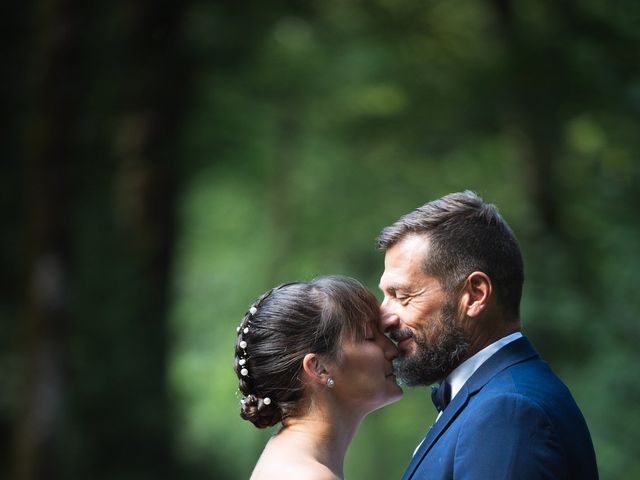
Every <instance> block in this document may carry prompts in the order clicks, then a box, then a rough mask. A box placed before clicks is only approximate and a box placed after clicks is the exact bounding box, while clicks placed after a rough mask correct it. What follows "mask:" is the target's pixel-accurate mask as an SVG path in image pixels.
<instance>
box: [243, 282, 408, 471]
mask: <svg viewBox="0 0 640 480" xmlns="http://www.w3.org/2000/svg"><path fill="white" fill-rule="evenodd" d="M378 315H379V311H378V303H377V301H376V298H375V297H374V295H373V294H372V293H371V292H369V291H368V290H367V289H366V288H364V287H363V286H362V285H361V284H360V283H359V282H357V281H355V280H352V279H349V278H342V277H320V278H317V279H315V280H313V281H311V282H308V283H307V282H296V283H288V284H284V285H281V286H279V287H276V288H273V289H271V290H269V291H267V292H266V293H264V294H263V295H262V296H261V297H260V298H259V299H258V300H256V302H255V303H254V304H253V305H252V306H251V308H250V309H249V311H248V312H247V313H246V315H245V316H244V318H243V320H242V323H241V324H240V326H239V327H238V338H237V341H236V348H235V371H236V373H237V375H238V379H239V383H240V392H241V393H242V394H243V395H244V398H243V399H242V400H241V402H240V415H241V417H242V418H244V419H245V420H248V421H250V422H252V423H253V424H254V425H255V426H256V427H258V428H266V427H270V426H272V425H276V424H277V423H281V424H282V428H280V430H279V431H278V433H276V434H275V435H274V436H273V437H272V438H271V439H270V440H269V442H268V443H267V445H266V446H265V448H264V451H263V452H262V455H261V456H260V458H259V460H258V462H257V464H256V466H255V468H254V470H253V473H252V475H251V479H252V480H263V479H279V480H280V479H293V478H295V479H300V478H304V479H313V480H315V479H317V480H325V479H326V480H335V479H342V478H343V477H344V474H343V464H344V457H345V453H346V450H347V448H348V446H349V444H350V443H351V440H352V439H353V436H354V435H355V433H356V430H357V428H358V426H359V425H360V422H361V421H362V419H363V418H364V417H365V416H366V415H367V414H368V413H370V412H372V411H373V410H375V409H377V408H380V407H382V406H383V405H386V404H388V403H391V402H394V401H396V400H398V399H399V398H400V397H401V396H402V390H401V389H400V387H399V386H398V385H397V383H396V380H395V376H394V375H393V367H392V363H391V362H392V360H393V359H394V358H395V357H396V355H397V350H396V347H395V345H394V344H393V343H392V342H391V341H390V340H389V339H387V338H386V337H385V336H384V335H383V334H382V333H380V331H379V330H378V327H377V321H378Z"/></svg>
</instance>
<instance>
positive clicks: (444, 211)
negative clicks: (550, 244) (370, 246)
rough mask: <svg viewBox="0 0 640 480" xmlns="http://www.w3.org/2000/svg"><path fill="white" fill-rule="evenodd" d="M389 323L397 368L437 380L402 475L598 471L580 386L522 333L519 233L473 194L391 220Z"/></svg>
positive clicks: (584, 474)
mask: <svg viewBox="0 0 640 480" xmlns="http://www.w3.org/2000/svg"><path fill="white" fill-rule="evenodd" d="M378 246H379V248H380V249H382V250H384V251H385V261H384V274H383V275H382V278H381V279H380V289H381V290H382V292H383V293H384V301H383V303H382V307H381V311H382V315H381V320H380V328H381V330H382V331H384V332H386V333H387V334H388V335H389V336H390V338H391V339H393V340H394V341H395V342H396V343H397V345H398V348H399V350H400V356H399V357H398V359H397V369H398V376H399V377H400V378H401V379H402V380H403V381H404V382H405V383H406V384H407V385H410V386H412V385H430V384H432V383H439V384H440V386H439V388H438V389H435V388H434V389H433V394H432V397H433V400H434V403H435V404H436V408H437V409H438V411H439V412H440V413H439V415H438V418H437V420H436V422H435V424H434V425H433V426H432V427H431V429H430V430H429V432H428V433H427V435H426V437H425V438H424V439H423V441H422V442H421V443H420V445H419V446H418V448H417V449H416V451H415V453H414V455H413V458H412V460H411V463H410V464H409V466H408V467H407V470H406V471H405V473H404V476H403V480H404V479H429V480H435V479H454V478H464V479H483V480H486V479H519V480H522V479H525V480H526V479H541V478H545V479H546V478H548V479H581V480H585V479H586V480H588V479H596V478H598V471H597V466H596V460H595V454H594V450H593V444H592V443H591V437H590V435H589V430H588V428H587V425H586V423H585V420H584V418H583V416H582V414H581V413H580V410H579V409H578V406H577V405H576V403H575V401H574V399H573V397H572V396H571V393H570V392H569V390H568V389H567V387H566V386H565V385H564V384H563V383H562V381H561V380H560V379H559V378H558V377H557V376H556V375H555V374H554V373H553V372H552V371H551V369H550V368H549V365H548V364H547V363H546V362H544V361H543V360H542V359H541V358H540V356H539V355H538V353H537V352H536V351H535V350H534V348H533V346H532V345H531V343H530V342H529V340H528V339H527V338H526V337H525V336H523V335H522V333H521V331H520V329H521V326H520V311H519V310H520V297H521V294H522V284H523V281H524V272H523V265H522V257H521V255H520V249H519V247H518V243H517V240H516V238H515V236H514V234H513V232H512V231H511V229H510V228H509V226H508V225H507V223H506V222H505V221H504V219H503V218H502V217H501V216H500V214H499V213H498V211H497V209H496V208H495V206H493V205H491V204H487V203H485V202H484V201H483V200H482V199H481V198H480V197H478V196H477V195H476V194H474V193H473V192H469V191H465V192H460V193H452V194H449V195H446V196H444V197H442V198H440V199H438V200H434V201H432V202H429V203H427V204H425V205H423V206H422V207H420V208H418V209H416V210H414V211H413V212H411V213H409V214H407V215H405V216H403V217H401V218H400V219H399V220H398V221H397V222H395V223H394V224H393V225H391V226H389V227H386V228H385V229H384V230H383V231H382V233H381V234H380V236H379V237H378Z"/></svg>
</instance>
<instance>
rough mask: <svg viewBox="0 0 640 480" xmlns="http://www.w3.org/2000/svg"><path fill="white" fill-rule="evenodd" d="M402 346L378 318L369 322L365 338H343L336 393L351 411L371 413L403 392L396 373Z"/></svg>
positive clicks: (336, 378) (337, 366) (334, 377)
mask: <svg viewBox="0 0 640 480" xmlns="http://www.w3.org/2000/svg"><path fill="white" fill-rule="evenodd" d="M397 355H398V349H397V348H396V346H395V345H394V344H393V342H392V341H391V340H389V339H388V338H387V337H386V336H385V335H383V334H382V333H381V332H380V330H378V326H377V321H376V320H373V321H371V322H368V323H367V324H366V325H365V336H364V340H354V339H349V340H343V342H342V351H341V353H340V355H339V358H338V360H337V362H336V368H335V369H333V371H332V372H331V376H332V378H333V379H334V380H335V387H334V389H333V390H334V392H333V393H334V396H335V398H336V399H337V400H339V401H340V402H341V403H342V404H344V405H345V406H346V407H347V408H348V409H349V411H356V412H360V413H363V414H367V413H369V412H371V411H373V410H375V409H377V408H380V407H382V406H384V405H386V404H388V403H391V402H394V401H396V400H398V399H399V398H400V397H401V396H402V389H401V388H400V387H399V386H398V384H397V383H396V377H395V375H394V373H393V365H392V361H393V359H394V358H395V357H396V356H397Z"/></svg>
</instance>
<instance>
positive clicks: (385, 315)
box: [378, 299, 400, 333]
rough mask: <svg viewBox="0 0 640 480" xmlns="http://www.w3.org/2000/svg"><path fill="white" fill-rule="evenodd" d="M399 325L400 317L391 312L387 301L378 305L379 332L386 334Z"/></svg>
mask: <svg viewBox="0 0 640 480" xmlns="http://www.w3.org/2000/svg"><path fill="white" fill-rule="evenodd" d="M399 323H400V317H398V315H397V314H396V313H395V312H394V311H393V308H391V304H390V302H389V301H387V299H385V300H384V301H383V302H382V305H380V320H379V325H378V326H379V328H380V331H381V332H384V333H387V332H388V331H389V330H391V329H393V328H395V327H397V326H398V324H399Z"/></svg>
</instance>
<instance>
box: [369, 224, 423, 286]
mask: <svg viewBox="0 0 640 480" xmlns="http://www.w3.org/2000/svg"><path fill="white" fill-rule="evenodd" d="M428 250H429V241H428V237H427V236H426V235H423V234H412V235H409V236H407V237H405V238H403V239H402V240H401V241H399V242H398V243H396V244H395V245H393V246H392V247H390V248H389V249H388V250H387V251H386V252H385V258H384V272H383V273H382V276H381V277H380V284H379V287H380V289H381V290H401V289H409V288H412V287H415V284H416V282H421V281H422V280H424V279H425V276H426V275H425V273H424V271H423V268H422V267H423V262H424V261H425V258H426V256H427V254H428Z"/></svg>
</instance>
